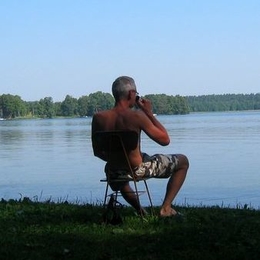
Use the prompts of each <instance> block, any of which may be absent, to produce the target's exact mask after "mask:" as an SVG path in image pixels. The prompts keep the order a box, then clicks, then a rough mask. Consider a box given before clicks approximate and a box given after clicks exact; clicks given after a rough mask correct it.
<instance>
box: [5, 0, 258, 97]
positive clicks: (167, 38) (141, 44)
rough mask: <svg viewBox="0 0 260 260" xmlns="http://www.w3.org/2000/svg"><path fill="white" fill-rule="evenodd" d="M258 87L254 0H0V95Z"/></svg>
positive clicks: (199, 91) (243, 90)
mask: <svg viewBox="0 0 260 260" xmlns="http://www.w3.org/2000/svg"><path fill="white" fill-rule="evenodd" d="M121 75H128V76H132V77H133V78H134V79H135V81H136V84H137V87H138V91H139V92H140V93H141V94H143V95H145V94H158V93H165V94H167V95H184V96H186V95H203V94H206V95H207V94H226V93H234V94H238V93H243V94H247V93H259V92H260V1H259V0H243V1H242V0H178V1H177V0H157V1H155V0H153V1H152V0H95V1H94V0H84V1H83V0H0V95H1V94H8V93H10V94H17V95H19V96H21V98H22V99H23V100H26V101H32V100H40V99H41V98H44V97H53V99H54V101H62V100H64V98H65V96H66V95H67V94H68V95H71V96H73V97H75V98H79V97H80V96H83V95H89V94H90V93H93V92H96V91H103V92H109V93H110V92H111V84H112V82H113V80H114V79H115V78H116V77H118V76H121Z"/></svg>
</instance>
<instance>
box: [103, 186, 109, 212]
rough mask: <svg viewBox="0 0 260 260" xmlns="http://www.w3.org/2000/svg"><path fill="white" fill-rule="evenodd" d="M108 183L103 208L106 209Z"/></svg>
mask: <svg viewBox="0 0 260 260" xmlns="http://www.w3.org/2000/svg"><path fill="white" fill-rule="evenodd" d="M108 186H109V185H108V182H107V185H106V191H105V198H104V203H103V207H104V208H105V207H106V204H107V193H108Z"/></svg>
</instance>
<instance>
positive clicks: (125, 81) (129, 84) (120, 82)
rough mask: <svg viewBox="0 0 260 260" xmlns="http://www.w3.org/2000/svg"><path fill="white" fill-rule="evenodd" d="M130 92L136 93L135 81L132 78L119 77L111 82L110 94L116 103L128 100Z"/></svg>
mask: <svg viewBox="0 0 260 260" xmlns="http://www.w3.org/2000/svg"><path fill="white" fill-rule="evenodd" d="M131 91H133V92H135V93H137V92H136V85H135V81H134V80H133V79H132V78H130V77H128V76H121V77H119V78H117V79H116V80H115V81H114V82H113V85H112V93H113V96H114V98H115V100H116V101H118V100H121V99H128V98H129V93H130V92H131Z"/></svg>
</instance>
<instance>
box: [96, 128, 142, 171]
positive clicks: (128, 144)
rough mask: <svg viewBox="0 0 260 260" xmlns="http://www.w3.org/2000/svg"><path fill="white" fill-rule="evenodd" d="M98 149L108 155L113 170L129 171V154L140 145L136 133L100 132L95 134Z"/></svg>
mask: <svg viewBox="0 0 260 260" xmlns="http://www.w3.org/2000/svg"><path fill="white" fill-rule="evenodd" d="M94 138H95V143H96V146H97V149H98V150H99V151H101V152H102V153H105V154H107V158H108V163H109V165H110V167H111V168H113V169H129V167H131V166H130V164H129V159H128V154H129V152H130V151H132V150H134V149H135V148H136V147H137V145H138V140H139V137H138V133H137V132H135V131H104V132H103V131H102V132H101V131H100V132H96V133H95V134H94Z"/></svg>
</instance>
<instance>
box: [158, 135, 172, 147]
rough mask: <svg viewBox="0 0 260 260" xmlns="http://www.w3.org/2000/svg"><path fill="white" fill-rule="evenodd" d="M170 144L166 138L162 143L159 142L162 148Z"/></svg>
mask: <svg viewBox="0 0 260 260" xmlns="http://www.w3.org/2000/svg"><path fill="white" fill-rule="evenodd" d="M169 143H170V138H169V137H167V138H164V139H163V140H162V141H161V143H160V144H161V145H162V146H167V145H168V144H169Z"/></svg>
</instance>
